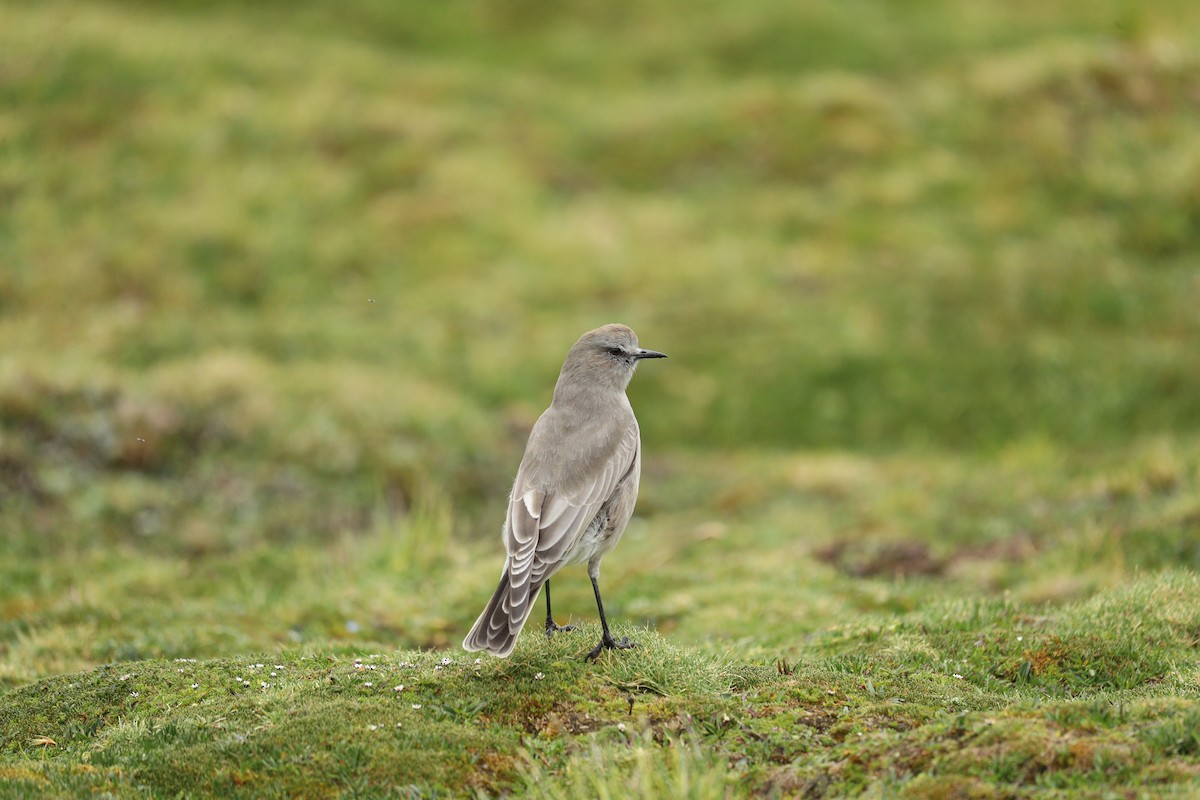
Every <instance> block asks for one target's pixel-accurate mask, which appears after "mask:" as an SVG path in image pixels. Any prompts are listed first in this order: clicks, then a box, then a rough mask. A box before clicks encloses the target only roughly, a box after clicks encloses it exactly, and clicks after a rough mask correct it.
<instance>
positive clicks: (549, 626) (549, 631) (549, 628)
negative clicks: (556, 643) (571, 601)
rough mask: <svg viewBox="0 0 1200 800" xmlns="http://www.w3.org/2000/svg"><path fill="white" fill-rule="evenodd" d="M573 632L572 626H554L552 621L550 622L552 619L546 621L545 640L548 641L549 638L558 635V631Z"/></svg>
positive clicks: (573, 627)
mask: <svg viewBox="0 0 1200 800" xmlns="http://www.w3.org/2000/svg"><path fill="white" fill-rule="evenodd" d="M573 630H575V626H574V625H555V624H554V620H552V619H548V620H546V638H547V639H549V638H550V637H551V636H553V635H554V634H556V633H558V632H559V631H563V632H564V633H565V632H566V631H573Z"/></svg>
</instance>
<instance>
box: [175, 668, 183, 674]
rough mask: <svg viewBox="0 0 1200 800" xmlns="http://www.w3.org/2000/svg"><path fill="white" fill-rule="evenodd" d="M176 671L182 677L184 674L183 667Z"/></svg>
mask: <svg viewBox="0 0 1200 800" xmlns="http://www.w3.org/2000/svg"><path fill="white" fill-rule="evenodd" d="M175 671H176V672H178V673H179V674H180V675H182V674H183V667H180V668H179V669H177V670H175Z"/></svg>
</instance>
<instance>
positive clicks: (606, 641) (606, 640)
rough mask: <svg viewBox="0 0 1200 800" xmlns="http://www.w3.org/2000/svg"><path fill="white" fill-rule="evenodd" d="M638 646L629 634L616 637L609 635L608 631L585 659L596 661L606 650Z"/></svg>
mask: <svg viewBox="0 0 1200 800" xmlns="http://www.w3.org/2000/svg"><path fill="white" fill-rule="evenodd" d="M634 647H637V642H631V641H629V637H628V636H622V637H621V638H620V639H614V638H612V636H611V635H609V633H608V631H605V632H604V636H603V637H602V638H601V639H600V644H598V645H596V647H595V648H594V649H593V650H592V652H590V653H588V654H587V657H586V658H584V659H583V660H584V661H595V660H596V659H597V658H599V657H600V654H601V653H602V652H604V651H605V650H630V649H632V648H634Z"/></svg>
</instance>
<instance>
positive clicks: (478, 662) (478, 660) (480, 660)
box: [475, 658, 483, 664]
mask: <svg viewBox="0 0 1200 800" xmlns="http://www.w3.org/2000/svg"><path fill="white" fill-rule="evenodd" d="M475 663H476V664H482V663H483V659H482V658H477V659H475Z"/></svg>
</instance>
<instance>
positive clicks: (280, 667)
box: [275, 664, 283, 669]
mask: <svg viewBox="0 0 1200 800" xmlns="http://www.w3.org/2000/svg"><path fill="white" fill-rule="evenodd" d="M275 669H283V664H276V665H275Z"/></svg>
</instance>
